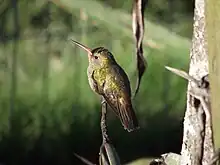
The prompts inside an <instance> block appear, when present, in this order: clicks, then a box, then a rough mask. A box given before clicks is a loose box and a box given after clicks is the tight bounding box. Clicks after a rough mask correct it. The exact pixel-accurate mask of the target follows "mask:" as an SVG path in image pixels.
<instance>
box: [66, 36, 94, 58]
mask: <svg viewBox="0 0 220 165" xmlns="http://www.w3.org/2000/svg"><path fill="white" fill-rule="evenodd" d="M70 40H71V41H72V43H73V44H76V45H77V46H79V47H80V48H82V49H84V50H85V51H87V53H88V57H89V58H90V57H91V56H92V50H91V49H90V48H88V47H87V46H85V45H83V44H81V43H79V42H77V41H75V40H73V39H70Z"/></svg>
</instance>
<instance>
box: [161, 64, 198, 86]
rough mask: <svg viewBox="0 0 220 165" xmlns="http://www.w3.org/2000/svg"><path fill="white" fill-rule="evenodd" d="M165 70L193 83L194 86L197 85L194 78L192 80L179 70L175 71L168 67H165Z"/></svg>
mask: <svg viewBox="0 0 220 165" xmlns="http://www.w3.org/2000/svg"><path fill="white" fill-rule="evenodd" d="M165 68H166V69H167V70H169V71H171V72H172V73H174V74H176V75H178V76H180V77H182V78H184V79H186V80H188V81H192V82H194V83H195V84H196V85H199V81H198V80H196V79H195V78H193V77H192V76H190V75H189V74H188V73H186V72H185V71H183V70H180V69H175V68H172V67H169V66H165Z"/></svg>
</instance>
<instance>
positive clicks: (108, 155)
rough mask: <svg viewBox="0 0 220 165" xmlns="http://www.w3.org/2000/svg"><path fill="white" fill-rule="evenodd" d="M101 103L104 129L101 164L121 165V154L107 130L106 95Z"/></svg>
mask: <svg viewBox="0 0 220 165" xmlns="http://www.w3.org/2000/svg"><path fill="white" fill-rule="evenodd" d="M101 100H102V101H101V105H102V116H101V124H100V126H101V131H102V145H101V147H100V153H99V164H100V165H108V164H114V165H120V164H121V163H120V159H119V156H118V154H117V152H116V150H115V148H114V146H113V145H112V144H111V142H110V139H109V137H108V132H107V124H106V123H107V122H106V121H107V118H106V116H107V102H106V100H105V99H104V97H102V98H101Z"/></svg>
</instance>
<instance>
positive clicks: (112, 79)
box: [103, 66, 139, 132]
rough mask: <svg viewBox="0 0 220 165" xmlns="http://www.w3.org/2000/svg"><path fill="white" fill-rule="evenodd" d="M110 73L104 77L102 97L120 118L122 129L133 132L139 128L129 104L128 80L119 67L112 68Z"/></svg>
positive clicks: (129, 90) (130, 103)
mask: <svg viewBox="0 0 220 165" xmlns="http://www.w3.org/2000/svg"><path fill="white" fill-rule="evenodd" d="M111 72H112V73H111V75H109V76H107V77H106V82H105V85H104V94H103V97H104V98H105V100H106V101H107V103H108V104H109V106H110V107H111V108H112V109H113V111H114V112H115V113H116V115H117V116H118V117H119V118H120V120H121V123H122V124H123V126H124V128H125V129H126V130H128V131H129V132H130V131H133V130H135V129H137V128H139V126H138V120H137V118H136V115H135V112H134V109H133V106H132V102H131V89H130V83H129V79H128V77H127V75H126V73H125V72H124V70H123V69H122V68H121V67H120V66H115V67H112V70H111ZM114 75H115V76H114Z"/></svg>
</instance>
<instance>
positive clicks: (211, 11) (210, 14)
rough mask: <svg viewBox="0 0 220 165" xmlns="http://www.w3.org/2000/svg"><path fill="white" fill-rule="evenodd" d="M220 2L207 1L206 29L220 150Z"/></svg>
mask: <svg viewBox="0 0 220 165" xmlns="http://www.w3.org/2000/svg"><path fill="white" fill-rule="evenodd" d="M219 11H220V1H219V0H206V27H207V34H208V37H207V41H208V54H209V72H210V85H211V96H212V97H211V103H212V104H211V107H212V119H213V130H214V138H215V147H216V148H220V129H219V124H220V101H219V99H220V46H219V43H220V30H219V28H220V13H219Z"/></svg>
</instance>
